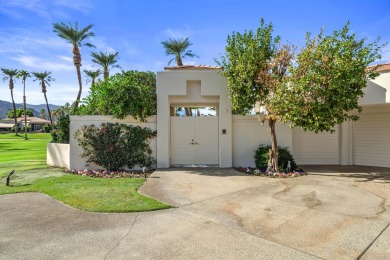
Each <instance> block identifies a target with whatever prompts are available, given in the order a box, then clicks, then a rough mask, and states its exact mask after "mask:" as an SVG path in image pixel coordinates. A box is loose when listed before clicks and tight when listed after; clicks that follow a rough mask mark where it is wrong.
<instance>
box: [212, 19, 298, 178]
mask: <svg viewBox="0 0 390 260" xmlns="http://www.w3.org/2000/svg"><path fill="white" fill-rule="evenodd" d="M272 33H273V25H272V24H271V23H270V24H266V23H265V22H264V20H261V22H260V27H259V28H258V29H257V30H256V32H253V31H245V32H244V33H242V34H241V33H238V32H233V34H232V35H231V36H228V38H227V46H226V49H225V50H226V54H225V55H226V56H222V57H221V61H217V63H218V64H219V65H221V66H222V67H223V68H224V69H223V71H222V74H223V75H224V76H225V78H226V80H227V84H228V89H229V97H230V99H231V101H232V109H233V110H234V111H236V112H237V113H240V114H247V113H248V111H250V110H252V109H253V107H254V105H255V103H259V104H260V106H261V107H262V108H263V110H264V113H263V114H262V115H259V118H260V120H261V121H262V123H264V122H265V121H268V125H269V128H270V132H271V144H272V150H271V152H270V159H271V160H270V162H271V163H272V170H273V171H278V155H279V152H278V143H277V138H276V122H277V120H278V119H279V118H280V116H281V115H280V114H278V113H277V112H276V111H275V106H277V103H275V102H273V101H274V100H278V96H277V94H278V93H279V92H278V88H280V86H281V85H283V84H285V83H286V81H285V79H286V77H287V74H286V73H287V69H288V67H289V66H290V64H291V61H292V58H293V47H290V46H288V45H281V44H280V38H279V36H276V37H274V36H273V35H272Z"/></svg>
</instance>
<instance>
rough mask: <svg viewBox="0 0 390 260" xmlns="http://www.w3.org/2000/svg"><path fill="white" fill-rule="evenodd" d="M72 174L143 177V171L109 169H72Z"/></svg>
mask: <svg viewBox="0 0 390 260" xmlns="http://www.w3.org/2000/svg"><path fill="white" fill-rule="evenodd" d="M70 173H72V174H76V175H83V176H88V177H95V178H143V177H145V173H142V172H126V171H109V170H88V169H85V170H72V171H70Z"/></svg>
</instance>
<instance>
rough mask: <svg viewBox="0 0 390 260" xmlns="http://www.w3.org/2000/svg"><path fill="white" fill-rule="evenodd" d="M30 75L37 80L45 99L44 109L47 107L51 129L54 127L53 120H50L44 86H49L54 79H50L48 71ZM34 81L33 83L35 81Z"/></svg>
mask: <svg viewBox="0 0 390 260" xmlns="http://www.w3.org/2000/svg"><path fill="white" fill-rule="evenodd" d="M32 74H33V75H34V76H35V78H36V79H35V80H38V81H39V82H40V85H41V88H42V93H43V95H44V97H45V101H46V107H47V114H48V116H49V120H50V124H51V126H52V128H53V127H54V124H53V120H52V118H51V112H50V107H49V103H48V102H47V96H46V92H47V90H46V85H48V86H50V82H52V81H54V78H52V77H51V75H50V74H51V72H50V71H44V72H32ZM35 80H34V81H35Z"/></svg>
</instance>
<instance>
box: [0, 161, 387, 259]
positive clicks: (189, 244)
mask: <svg viewBox="0 0 390 260" xmlns="http://www.w3.org/2000/svg"><path fill="white" fill-rule="evenodd" d="M305 169H306V170H307V171H309V172H310V173H311V174H310V175H309V176H306V177H298V178H289V179H270V178H264V177H255V176H246V175H244V174H241V173H239V172H236V171H234V170H232V169H209V168H205V169H173V170H172V169H170V170H169V171H168V170H167V171H156V172H155V173H153V174H152V176H151V177H150V178H149V179H148V181H147V182H146V184H145V185H144V186H143V187H142V188H141V190H140V192H141V193H143V194H145V195H147V196H151V197H153V198H156V199H158V200H161V201H164V202H167V203H169V204H171V205H175V206H176V207H177V208H174V209H169V210H164V211H155V212H147V213H132V214H99V213H88V212H83V211H79V210H75V209H73V208H70V207H68V206H66V205H64V204H62V203H60V202H58V201H56V200H54V199H52V198H50V197H48V196H45V195H42V194H37V193H26V194H13V195H3V196H0V259H10V258H11V259H26V258H29V259H58V258H62V259H63V258H65V259H68V258H69V259H74V258H79V259H80V258H83V259H89V258H90V259H172V258H173V259H194V258H203V259H260V258H261V259H317V258H319V259H321V258H322V259H356V258H360V257H361V258H362V259H390V247H389V244H390V227H389V224H390V213H389V209H390V202H389V201H390V169H387V168H373V167H331V166H323V167H318V166H317V167H306V168H305Z"/></svg>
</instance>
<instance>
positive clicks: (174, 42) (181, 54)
mask: <svg viewBox="0 0 390 260" xmlns="http://www.w3.org/2000/svg"><path fill="white" fill-rule="evenodd" d="M161 44H162V45H163V47H164V49H165V54H166V55H167V56H168V55H174V56H175V58H174V59H176V60H180V59H182V58H185V57H190V58H194V57H199V56H198V55H196V54H195V53H193V52H192V50H187V49H188V48H189V47H190V46H191V45H192V43H191V42H190V40H189V38H188V37H187V38H180V39H173V38H169V39H168V40H167V41H163V42H161ZM174 59H172V60H170V61H169V62H168V65H169V64H170V63H171V62H172V61H173V60H174ZM177 65H179V64H177Z"/></svg>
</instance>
